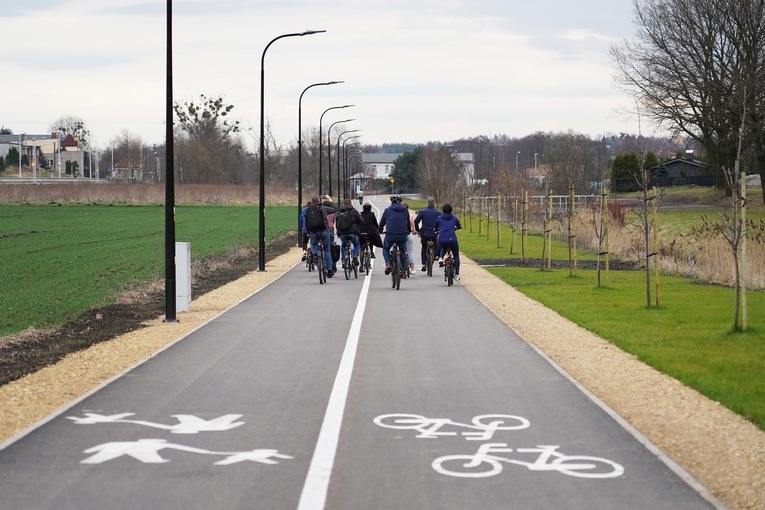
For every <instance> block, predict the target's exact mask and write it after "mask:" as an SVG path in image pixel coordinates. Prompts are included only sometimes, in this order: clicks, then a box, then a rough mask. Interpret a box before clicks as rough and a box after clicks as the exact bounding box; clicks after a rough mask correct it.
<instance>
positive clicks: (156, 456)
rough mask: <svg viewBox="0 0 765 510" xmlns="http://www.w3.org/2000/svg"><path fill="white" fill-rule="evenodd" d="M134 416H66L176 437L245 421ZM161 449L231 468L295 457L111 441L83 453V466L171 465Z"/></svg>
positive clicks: (234, 417) (272, 452)
mask: <svg viewBox="0 0 765 510" xmlns="http://www.w3.org/2000/svg"><path fill="white" fill-rule="evenodd" d="M134 414H135V413H118V414H109V415H107V414H99V413H91V412H88V413H83V416H67V419H69V420H72V421H73V422H74V423H76V424H77V425H96V424H114V423H129V424H133V425H142V426H144V427H151V428H154V429H160V430H166V431H169V432H171V433H173V434H198V433H200V432H225V431H227V430H231V429H235V428H236V427H239V426H240V425H244V422H243V421H236V420H238V419H239V418H241V417H242V415H241V414H225V415H223V416H219V417H218V418H213V419H212V420H205V419H203V418H200V417H198V416H195V415H193V414H174V415H173V418H175V419H177V420H178V423H175V424H172V425H167V424H164V423H155V422H151V421H145V420H132V419H128V417H129V416H134ZM162 450H178V451H182V452H187V453H196V454H200V455H217V456H221V457H223V458H222V459H220V460H218V461H217V462H214V463H213V464H214V465H216V466H228V465H230V464H237V463H239V462H245V461H248V462H257V463H260V464H278V463H279V461H280V460H284V459H292V458H293V457H291V456H289V455H285V454H283V453H279V450H274V449H272V448H262V449H256V450H246V451H235V452H234V451H232V452H221V451H215V450H206V449H204V448H195V447H193V446H186V445H182V444H177V443H171V442H168V441H167V440H166V439H138V440H136V441H112V442H109V443H103V444H100V445H97V446H93V447H91V448H88V449H87V450H84V453H88V454H92V455H91V456H90V457H88V458H86V459H84V460H82V461H81V464H101V463H104V462H107V461H110V460H114V459H117V458H119V457H131V458H133V459H135V460H138V461H140V462H143V463H144V464H164V463H166V462H170V459H166V458H164V457H162V456H161V455H160V452H161V451H162Z"/></svg>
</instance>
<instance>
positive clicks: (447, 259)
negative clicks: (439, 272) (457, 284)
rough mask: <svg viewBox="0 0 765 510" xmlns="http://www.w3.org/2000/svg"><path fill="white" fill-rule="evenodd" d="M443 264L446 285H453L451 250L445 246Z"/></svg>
mask: <svg viewBox="0 0 765 510" xmlns="http://www.w3.org/2000/svg"><path fill="white" fill-rule="evenodd" d="M443 264H444V281H445V282H446V285H447V286H448V287H451V286H452V285H454V257H452V250H451V249H449V248H447V249H446V255H445V256H444V260H443Z"/></svg>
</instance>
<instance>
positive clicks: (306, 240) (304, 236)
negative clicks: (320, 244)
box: [303, 232, 309, 250]
mask: <svg viewBox="0 0 765 510" xmlns="http://www.w3.org/2000/svg"><path fill="white" fill-rule="evenodd" d="M308 240H309V236H308V232H303V250H305V249H306V247H307V246H308Z"/></svg>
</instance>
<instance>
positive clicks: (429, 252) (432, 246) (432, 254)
mask: <svg viewBox="0 0 765 510" xmlns="http://www.w3.org/2000/svg"><path fill="white" fill-rule="evenodd" d="M435 260H436V243H435V241H434V240H433V239H428V246H427V248H426V249H425V265H426V266H427V270H428V276H433V263H434V262H435Z"/></svg>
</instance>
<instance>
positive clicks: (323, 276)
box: [316, 251, 327, 285]
mask: <svg viewBox="0 0 765 510" xmlns="http://www.w3.org/2000/svg"><path fill="white" fill-rule="evenodd" d="M316 272H317V273H319V283H320V284H322V285H323V284H324V283H325V282H326V281H327V268H326V267H324V252H323V251H322V252H321V253H320V254H319V260H318V261H317V262H316Z"/></svg>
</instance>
